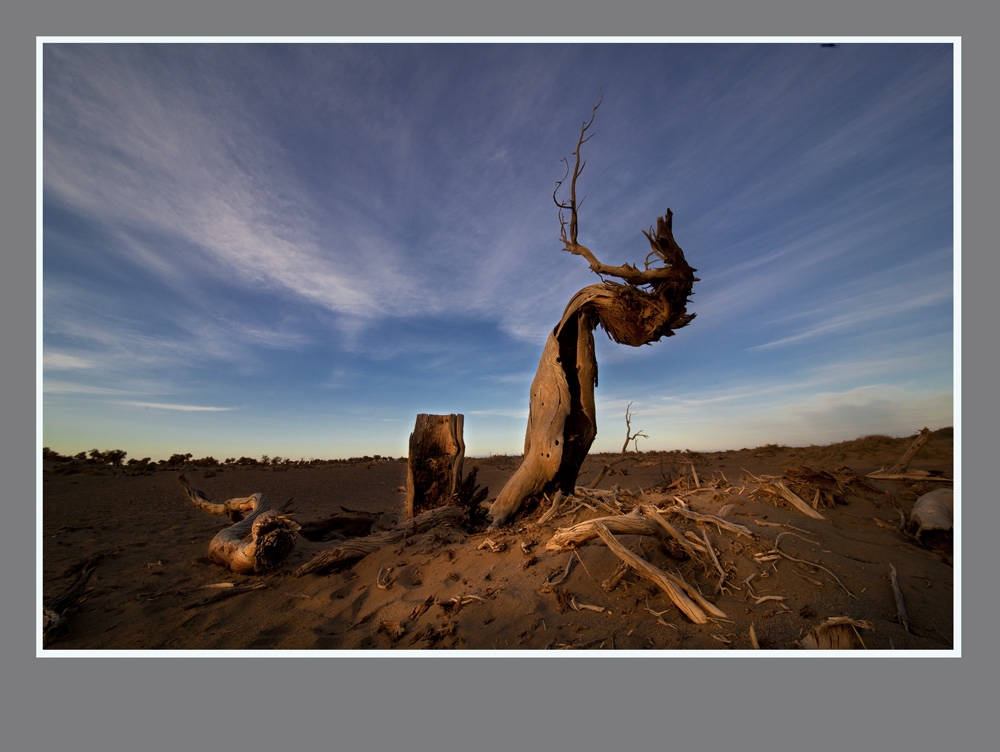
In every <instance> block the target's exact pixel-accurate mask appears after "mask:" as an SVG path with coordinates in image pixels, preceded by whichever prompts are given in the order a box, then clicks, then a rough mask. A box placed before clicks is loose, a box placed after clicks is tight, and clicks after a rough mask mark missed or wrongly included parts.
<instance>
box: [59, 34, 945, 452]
mask: <svg viewBox="0 0 1000 752" xmlns="http://www.w3.org/2000/svg"><path fill="white" fill-rule="evenodd" d="M954 54H955V52H954V48H953V46H952V44H950V43H948V42H925V43H916V42H892V43H888V42H886V43H874V42H865V43H857V42H854V43H850V42H845V43H840V44H838V45H837V46H835V47H830V46H823V45H821V44H819V43H818V42H816V41H802V42H797V43H789V42H780V43H760V42H753V43H736V42H731V41H727V42H717V43H682V42H676V41H663V42H644V43H606V42H583V41H581V42H558V43H499V42H497V43H493V42H486V41H478V42H475V43H428V42H411V41H399V40H396V41H383V42H378V43H355V42H344V41H329V42H321V43H276V42H261V43H180V42H165V43H164V42H161V43H141V44H140V43H84V42H47V43H44V44H43V45H42V49H41V62H42V65H41V73H40V91H41V98H40V128H39V132H40V134H41V136H42V138H41V140H40V145H39V164H40V208H41V213H40V223H41V227H42V233H41V238H42V240H41V247H40V251H39V268H40V271H41V274H40V275H39V278H40V282H39V285H40V290H39V292H40V295H39V299H40V313H39V333H40V334H39V336H40V343H41V345H42V346H41V348H40V364H39V368H40V374H41V378H40V385H41V390H40V391H41V394H40V396H39V400H40V406H41V418H42V429H43V430H42V444H43V445H44V446H47V447H50V448H51V449H53V450H55V451H57V452H60V453H63V454H75V453H77V452H79V451H84V450H89V449H92V448H100V449H112V448H117V449H124V450H126V451H127V452H128V456H129V457H136V458H141V457H145V456H149V457H152V458H153V459H154V460H155V459H160V458H166V457H168V456H170V455H171V454H173V453H182V454H183V453H187V452H191V453H192V454H193V455H194V456H195V457H202V456H214V457H216V458H217V459H219V460H223V459H225V458H228V457H240V456H249V457H261V456H262V455H264V454H267V455H269V456H271V457H274V456H280V457H289V458H292V459H300V458H304V459H311V458H335V457H352V456H363V455H373V454H381V455H383V456H396V457H399V456H405V455H406V454H407V451H408V450H407V446H408V438H409V434H410V432H411V431H412V429H413V425H414V420H415V417H416V414H417V413H442V414H443V413H462V414H464V415H465V442H466V454H467V456H472V457H478V456H487V455H491V454H519V453H520V452H521V450H522V448H523V442H524V431H525V426H526V421H527V414H528V394H529V387H530V383H531V380H532V377H533V375H534V371H535V367H536V366H537V363H538V358H539V356H540V355H541V351H542V347H543V344H544V342H545V338H546V336H547V335H548V332H549V331H550V330H551V328H552V327H553V326H554V325H555V324H556V323H557V322H558V321H559V318H560V316H561V315H562V311H563V308H564V307H565V305H566V303H567V302H568V301H569V299H570V298H571V297H572V295H573V293H575V292H576V291H577V290H578V289H580V288H581V287H584V286H586V285H589V284H593V283H595V282H599V281H600V280H599V278H598V277H596V275H594V274H593V272H591V271H590V270H589V268H588V266H587V264H586V263H585V262H584V260H583V259H581V258H580V257H577V256H573V255H571V254H568V253H566V252H564V251H562V250H561V248H562V243H561V242H560V241H559V221H558V217H557V209H556V207H555V205H554V203H553V200H552V193H553V189H554V187H555V182H556V181H557V180H559V179H560V178H562V177H563V175H564V173H565V165H564V164H563V162H562V161H561V160H562V159H563V158H565V157H568V156H569V155H570V154H571V153H572V151H573V150H574V148H575V147H576V141H577V138H578V135H579V131H580V127H581V124H582V123H583V121H584V120H587V119H589V118H590V115H591V111H592V107H593V106H594V104H595V103H597V101H598V100H600V99H601V97H602V94H603V100H601V106H600V108H599V109H598V110H597V114H596V118H595V121H594V124H593V126H592V132H593V133H594V135H593V137H592V138H591V140H590V141H588V142H587V143H586V144H585V146H584V153H583V156H584V158H585V159H586V160H587V164H586V170H585V171H584V173H583V174H582V176H581V178H580V182H579V186H578V190H579V192H580V194H581V195H585V196H586V199H585V201H584V202H583V203H582V204H581V206H580V212H579V215H580V220H579V238H580V242H581V243H583V244H584V245H586V246H587V247H589V248H590V249H591V250H592V251H593V252H594V253H595V255H596V256H597V257H598V258H599V259H600V260H601V261H602V262H605V263H609V264H621V263H625V262H631V263H641V262H642V261H643V259H645V257H646V255H647V253H648V252H649V246H648V243H647V242H646V239H645V238H644V237H643V235H642V230H644V229H648V228H649V227H650V226H651V225H655V223H656V218H657V216H660V215H662V214H664V213H665V212H666V210H667V208H668V207H669V208H670V209H672V211H673V213H674V220H673V229H674V236H675V237H676V239H677V242H678V243H679V245H680V246H681V247H682V248H683V249H684V252H685V255H686V257H687V260H688V262H689V263H690V264H691V265H692V266H694V267H695V268H696V269H697V270H698V271H697V276H698V277H699V279H700V281H699V282H697V283H695V288H694V290H695V294H694V295H693V296H692V299H691V303H690V305H689V306H688V311H689V312H692V311H693V312H694V313H696V314H697V317H696V318H695V320H694V321H693V322H692V323H691V324H690V325H688V326H687V327H685V328H683V329H680V330H678V331H677V334H676V336H674V337H671V338H666V339H663V340H661V341H660V342H658V343H654V344H652V345H649V346H644V347H640V348H631V347H627V346H624V345H618V344H615V343H613V342H611V341H610V340H609V339H608V338H607V337H606V336H605V335H604V334H603V333H602V332H601V331H600V330H598V331H597V332H596V333H595V340H596V342H597V360H598V365H599V375H600V380H599V386H598V389H597V393H596V398H597V423H598V435H597V439H596V441H595V443H594V446H593V448H592V451H617V450H619V449H620V448H621V445H622V442H623V440H624V438H625V411H626V409H627V408H629V405H631V408H630V409H631V412H632V414H633V418H632V428H633V429H634V430H641V431H642V432H643V433H644V434H645V435H646V436H647V437H648V438H643V439H640V440H639V443H638V448H639V449H640V450H673V449H680V450H684V449H690V450H692V451H713V450H719V451H721V450H726V449H739V448H743V447H754V446H760V445H763V444H768V443H778V444H787V445H789V446H805V445H810V444H827V443H831V442H835V441H842V440H847V439H852V438H856V437H859V436H865V435H869V434H876V433H880V434H888V435H892V436H908V435H911V434H914V433H915V432H916V431H919V430H920V429H921V428H922V427H924V426H927V427H930V428H932V429H933V428H940V427H944V426H950V425H953V424H954V422H955V414H954V406H955V396H954V385H955V371H956V362H957V360H956V357H955V348H956V346H957V342H958V340H957V337H956V332H955V323H956V322H955V317H954V310H955V300H956V286H955V269H956V257H957V256H958V254H959V252H960V249H959V248H958V247H957V246H956V241H955V237H956V223H957V216H958V215H957V214H956V191H955V183H954V171H955V159H954V156H955V139H956V131H955V123H954V119H955V106H954V97H955V95H956V91H955V72H954V63H955V59H954Z"/></svg>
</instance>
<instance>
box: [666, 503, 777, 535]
mask: <svg viewBox="0 0 1000 752" xmlns="http://www.w3.org/2000/svg"><path fill="white" fill-rule="evenodd" d="M658 511H659V512H661V513H664V514H676V515H678V516H680V517H686V518H687V519H689V520H695V521H696V522H709V523H711V524H713V525H715V526H716V527H718V528H719V529H720V530H728V531H729V532H731V533H736V534H737V535H743V536H745V537H747V538H750V539H751V540H755V539H756V538H757V536H756V535H754V533H753V532H752V531H751V530H750V529H749V528H746V527H743V525H738V524H736V523H735V522H729V521H728V520H724V519H722V518H721V517H716V516H715V515H713V514H702V513H701V512H695V511H693V510H691V509H685V508H684V507H682V506H671V507H667V508H666V509H660V510H658Z"/></svg>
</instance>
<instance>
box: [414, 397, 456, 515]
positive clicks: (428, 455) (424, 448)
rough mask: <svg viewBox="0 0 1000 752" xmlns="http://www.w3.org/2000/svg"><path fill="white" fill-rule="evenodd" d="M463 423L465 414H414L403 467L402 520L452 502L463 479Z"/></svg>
mask: <svg viewBox="0 0 1000 752" xmlns="http://www.w3.org/2000/svg"><path fill="white" fill-rule="evenodd" d="M464 424H465V416H464V415H455V414H452V415H428V414H426V413H420V414H418V415H417V421H416V424H415V425H414V428H413V433H411V434H410V456H409V461H408V462H407V465H406V510H405V515H404V519H410V518H411V517H414V516H415V515H417V514H419V513H420V512H423V511H425V510H427V509H433V508H434V507H438V506H442V505H444V504H446V503H448V502H449V501H450V500H451V498H452V495H453V494H454V493H455V489H456V487H457V485H458V483H459V482H460V481H461V479H462V477H461V476H462V461H463V460H464V459H465V442H464V441H463V440H462V429H463V426H464Z"/></svg>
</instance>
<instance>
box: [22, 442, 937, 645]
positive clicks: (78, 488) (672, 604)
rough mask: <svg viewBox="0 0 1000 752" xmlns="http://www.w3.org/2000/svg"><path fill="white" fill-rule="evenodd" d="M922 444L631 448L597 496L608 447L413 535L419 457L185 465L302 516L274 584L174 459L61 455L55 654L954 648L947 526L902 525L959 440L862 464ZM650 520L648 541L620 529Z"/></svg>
mask: <svg viewBox="0 0 1000 752" xmlns="http://www.w3.org/2000/svg"><path fill="white" fill-rule="evenodd" d="M912 439H913V437H912V436H911V437H899V438H889V437H885V436H868V437H864V438H860V439H857V440H855V441H849V442H843V443H839V444H833V445H828V446H808V447H784V446H776V445H767V446H762V447H757V448H751V449H742V450H738V451H737V450H733V451H720V452H687V451H673V452H638V453H631V454H629V455H628V456H627V457H625V458H624V459H622V460H621V461H619V462H618V463H617V464H615V465H614V466H613V467H612V469H611V471H610V472H609V473H608V474H607V475H606V476H605V477H604V478H603V479H602V480H601V482H600V483H599V484H598V485H597V489H598V490H586V489H585V488H583V487H586V486H588V484H589V481H590V480H592V479H593V478H594V477H596V476H597V475H598V473H599V471H600V470H601V468H602V467H603V466H604V465H606V464H608V463H610V462H611V461H612V460H615V459H618V457H617V455H592V456H590V457H589V458H588V459H587V461H586V463H585V465H584V467H583V471H582V473H581V474H580V478H579V483H580V486H581V488H580V489H579V490H578V493H577V494H575V495H574V496H571V497H568V498H564V499H562V500H561V501H560V502H559V505H558V506H557V507H556V508H555V509H554V510H552V509H551V507H552V500H551V499H549V498H547V497H546V498H542V499H539V500H538V502H537V503H533V504H529V505H528V506H527V507H526V508H524V509H523V510H522V511H521V512H520V514H519V515H518V517H517V518H516V520H515V521H514V523H513V524H511V525H509V526H508V527H505V528H503V529H499V530H489V529H486V528H485V527H484V526H483V525H482V524H480V523H479V522H478V521H477V520H469V519H465V520H464V521H461V522H458V523H456V524H446V525H438V526H435V527H431V528H430V529H427V530H424V531H417V530H414V529H410V530H407V529H405V527H404V528H399V527H398V525H399V524H400V523H401V522H402V517H403V510H404V497H405V487H406V482H407V468H406V460H405V458H403V459H393V460H385V459H381V458H380V459H377V460H376V459H363V460H354V461H330V462H326V463H320V464H317V465H316V466H309V467H303V466H294V467H286V466H276V467H268V466H257V467H253V466H251V467H239V466H225V467H216V468H203V467H201V468H200V467H190V468H188V469H187V471H186V478H187V480H188V481H189V483H190V484H191V486H193V487H195V488H197V489H198V490H200V491H201V492H202V493H203V494H204V495H205V496H206V497H208V498H210V499H212V500H213V501H222V500H225V499H229V498H233V497H245V496H249V495H250V494H253V493H257V492H259V493H263V494H264V495H265V496H266V498H267V499H268V501H269V503H270V505H271V507H272V508H275V509H279V510H280V511H281V512H282V513H283V514H285V515H287V516H289V517H290V518H291V519H292V520H294V521H295V522H297V523H298V524H299V525H300V526H301V530H300V531H299V533H298V538H297V542H296V546H295V548H294V550H293V551H292V553H291V555H290V556H289V557H288V559H287V560H286V561H285V562H284V564H283V565H282V566H281V567H280V568H279V569H277V570H276V571H273V572H270V573H266V574H252V573H251V574H236V573H234V572H232V571H229V570H228V569H226V568H224V567H222V566H220V565H218V564H216V563H213V562H212V561H210V560H209V559H208V558H207V551H208V544H209V542H210V541H211V540H212V538H213V536H215V535H216V533H218V532H219V531H220V530H222V529H224V528H225V527H227V526H228V525H230V524H232V523H231V522H230V521H229V520H227V519H226V518H224V517H218V516H213V515H211V514H208V513H207V512H205V511H204V510H202V509H199V508H198V507H196V506H195V505H194V504H193V503H192V502H191V501H190V500H189V499H188V497H187V496H186V495H185V492H184V489H183V488H182V486H181V484H180V483H179V482H178V476H179V472H178V470H177V469H176V468H174V469H170V470H166V469H161V470H158V471H155V472H152V473H147V474H136V475H133V474H129V473H128V472H126V471H124V470H122V469H117V470H116V469H114V468H112V467H93V466H89V465H82V464H74V463H67V462H56V461H49V460H47V461H45V462H44V465H43V471H42V483H43V492H42V530H41V546H42V570H43V571H42V597H43V599H44V601H45V603H46V604H47V605H49V606H52V607H54V610H55V611H56V612H57V613H58V615H59V616H60V620H59V624H58V625H57V626H56V627H54V628H52V629H51V630H50V631H49V632H48V634H46V635H45V639H44V650H43V652H44V653H46V654H59V653H61V652H63V651H123V650H128V651H165V650H182V651H229V650H236V651H246V650H254V651H274V650H282V651H333V652H334V653H335V652H336V651H400V650H402V651H420V652H425V651H440V652H451V651H455V650H462V651H512V650H513V651H536V650H537V651H542V650H548V651H577V652H579V651H602V652H610V651H709V650H710V651H723V652H727V651H738V652H743V651H757V650H760V651H802V650H807V649H809V648H811V647H817V646H818V647H820V648H821V649H822V648H824V647H830V646H831V645H834V646H838V647H844V648H854V649H857V650H869V651H873V650H874V651H914V650H920V651H951V650H952V649H953V648H954V644H955V635H954V624H953V614H954V610H955V609H954V603H955V578H954V559H955V557H956V552H955V551H954V541H953V537H952V535H953V534H952V533H944V532H933V533H926V534H924V535H922V536H921V537H920V538H919V539H918V538H917V537H915V536H914V534H913V530H912V527H910V526H909V525H908V524H907V523H909V522H910V515H911V511H912V508H913V505H914V502H915V501H916V500H917V499H918V498H919V497H920V496H921V495H923V494H925V493H926V492H928V491H931V490H934V489H937V488H951V482H950V479H951V478H952V477H953V476H954V468H953V439H952V432H951V429H940V430H938V431H935V432H934V433H933V434H932V436H931V439H930V441H929V442H928V443H927V444H926V445H925V446H924V447H923V448H922V449H921V450H920V452H919V453H918V454H917V456H916V457H915V458H914V459H913V460H912V461H910V462H909V464H908V468H907V470H906V472H905V473H904V474H903V475H904V476H906V477H901V478H895V479H875V478H871V477H869V475H870V474H871V473H873V472H876V471H878V470H880V469H884V468H888V467H890V466H891V465H892V464H893V463H894V462H896V461H897V460H898V459H900V457H901V455H903V454H904V452H905V451H906V449H907V447H908V446H909V445H910V443H911V441H912ZM519 462H520V458H518V457H490V458H472V457H466V458H465V462H464V469H465V471H466V472H468V471H469V470H471V469H472V468H477V469H478V471H477V472H478V475H477V481H478V483H479V484H481V485H482V486H486V487H488V489H489V490H488V492H487V499H493V498H495V497H496V495H497V494H498V493H499V491H500V489H501V488H502V486H503V484H504V483H505V481H506V480H507V479H508V478H509V477H510V476H511V475H512V474H513V472H514V471H515V469H516V468H517V466H518V464H519ZM782 488H783V489H786V490H789V491H791V492H792V493H793V494H794V498H797V499H800V500H803V501H804V502H805V503H806V505H807V506H808V507H809V508H810V509H812V510H813V512H814V513H815V514H809V513H807V512H806V511H804V510H803V509H802V508H800V507H801V505H796V504H795V503H794V502H790V501H789V499H788V497H786V496H785V495H784V494H783V493H782ZM640 517H641V518H642V519H644V520H646V521H647V522H648V525H647V526H648V527H649V528H650V529H648V530H645V531H644V532H643V533H642V534H632V533H629V532H621V531H620V529H619V528H616V527H615V524H616V522H620V519H621V518H631V519H633V520H635V519H638V518H640ZM616 518H617V519H616ZM594 519H605V520H606V522H605V528H604V529H605V532H607V531H609V530H610V531H611V533H612V535H613V538H614V541H616V542H617V543H618V544H620V546H622V547H624V549H625V550H626V551H628V552H631V553H632V554H633V555H635V556H638V557H641V559H642V561H643V562H645V563H647V564H649V565H652V567H655V570H654V573H655V572H659V573H667V574H666V578H667V579H669V581H670V582H673V583H675V585H676V583H679V582H683V583H684V585H685V586H686V588H687V589H686V590H685V589H684V588H679V591H680V592H681V593H682V595H681V596H680V598H681V600H684V596H683V594H684V593H686V595H687V596H688V598H687V599H686V600H687V602H690V603H694V604H695V610H694V612H693V613H694V614H695V615H694V617H692V615H691V613H685V612H684V611H683V610H682V608H681V607H679V606H678V605H677V603H678V601H677V599H676V598H675V597H674V596H671V595H670V593H669V592H668V591H669V589H670V588H669V584H668V585H667V586H664V584H663V581H664V578H663V577H661V578H660V580H659V581H658V580H657V579H656V576H655V574H654V576H653V577H650V576H648V571H647V572H644V571H641V569H642V567H639V568H636V566H630V565H627V564H625V563H624V562H623V559H622V558H621V556H619V554H617V553H616V552H615V551H614V550H613V549H612V547H611V545H610V544H608V543H606V541H605V540H604V539H602V538H601V537H599V536H598V535H595V533H594V532H591V533H590V534H589V535H586V534H585V533H580V534H579V535H576V536H574V535H572V534H570V533H566V532H565V530H566V529H568V528H572V527H573V526H575V525H579V524H580V523H583V522H586V521H588V520H594ZM608 519H610V521H607V520H608ZM650 520H652V521H653V522H649V521H650ZM659 520H662V521H664V522H666V523H668V524H667V525H660V524H659V522H658V521H659ZM540 521H541V524H540ZM654 522H655V524H654ZM644 524H645V523H644ZM658 525H659V527H657V526H658ZM667 527H670V528H671V529H672V530H673V533H669V534H668V532H667ZM591 529H592V530H594V529H596V528H593V526H592V528H591ZM387 530H396V531H398V532H399V534H398V535H397V536H395V537H394V538H391V542H389V543H386V544H384V545H382V546H381V547H378V548H377V549H376V550H374V551H373V552H371V553H369V554H367V555H365V556H362V557H360V558H352V559H349V560H345V561H342V562H340V563H339V564H336V565H334V566H332V567H329V568H327V569H326V570H324V571H321V572H314V573H309V574H300V573H297V572H296V570H297V569H299V568H300V567H301V566H303V565H304V564H305V563H307V562H309V561H310V560H312V559H313V557H315V556H316V555H317V554H319V553H321V552H323V551H326V550H329V549H331V548H332V547H335V546H337V545H338V544H341V543H343V542H344V541H345V540H351V539H355V540H356V539H358V538H359V537H365V536H369V535H372V534H377V533H378V532H379V531H383V532H384V531H387ZM580 530H581V528H577V531H580ZM615 530H619V532H615ZM560 531H562V532H560ZM675 592H677V589H675ZM699 613H700V614H702V617H699V616H698V614H699ZM831 619H839V620H840V622H839V626H832V624H836V622H833V623H831V622H830V620H831ZM824 625H828V627H827V628H826V629H824V628H823V626H824ZM41 632H42V619H41V618H40V620H39V634H40V635H41ZM824 638H825V639H828V640H830V639H832V640H833V642H832V643H829V642H824V641H823V640H824Z"/></svg>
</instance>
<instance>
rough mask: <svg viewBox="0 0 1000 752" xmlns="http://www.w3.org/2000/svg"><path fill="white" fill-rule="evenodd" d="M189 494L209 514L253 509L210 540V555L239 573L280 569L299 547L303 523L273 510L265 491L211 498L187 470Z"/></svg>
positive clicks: (184, 483)
mask: <svg viewBox="0 0 1000 752" xmlns="http://www.w3.org/2000/svg"><path fill="white" fill-rule="evenodd" d="M178 480H179V481H180V484H181V486H183V488H184V492H185V493H186V494H187V497H188V498H189V499H190V500H191V501H192V502H193V503H194V505H195V506H196V507H198V508H199V509H202V510H204V511H206V512H208V513H209V514H225V515H228V516H229V517H230V519H233V518H234V517H237V516H239V514H241V513H243V512H249V514H247V515H246V516H245V517H243V519H241V520H239V521H238V522H236V523H235V524H233V525H231V526H230V527H227V528H225V529H223V530H220V531H219V532H218V533H216V535H215V537H214V538H212V540H211V542H210V543H209V544H208V558H209V559H211V560H212V561H213V562H215V563H216V564H220V565H222V566H224V567H227V568H229V569H230V570H232V571H233V572H236V573H238V574H248V573H250V572H256V573H257V574H261V573H264V572H271V571H273V570H275V569H277V568H278V567H279V566H280V565H281V563H282V562H283V561H284V560H285V559H286V558H287V557H288V555H289V554H290V553H291V552H292V549H293V548H294V547H295V541H296V538H297V534H298V530H299V526H298V524H296V523H295V522H292V521H291V520H290V519H288V518H287V517H285V516H283V515H281V514H278V513H277V512H276V511H274V510H272V509H271V508H270V506H269V505H268V503H267V499H266V498H264V494H261V493H255V494H251V495H250V496H247V497H245V498H236V499H227V500H226V501H224V502H222V503H216V502H212V501H209V499H208V498H207V497H206V496H205V494H203V493H202V492H201V491H199V490H198V489H196V488H192V487H191V484H189V483H188V481H187V478H186V477H185V476H184V473H181V475H180V477H179V478H178Z"/></svg>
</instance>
